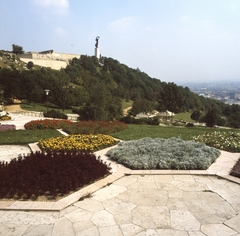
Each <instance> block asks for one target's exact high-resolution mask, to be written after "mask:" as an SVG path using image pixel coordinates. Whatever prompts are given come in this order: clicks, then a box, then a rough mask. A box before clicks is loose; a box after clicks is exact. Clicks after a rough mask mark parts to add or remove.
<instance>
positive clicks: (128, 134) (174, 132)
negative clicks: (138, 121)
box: [112, 124, 236, 140]
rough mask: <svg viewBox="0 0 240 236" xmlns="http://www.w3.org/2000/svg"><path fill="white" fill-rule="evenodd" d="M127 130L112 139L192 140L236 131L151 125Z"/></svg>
mask: <svg viewBox="0 0 240 236" xmlns="http://www.w3.org/2000/svg"><path fill="white" fill-rule="evenodd" d="M128 127H129V129H128V130H124V131H121V132H118V133H114V134H112V136H113V137H115V138H118V139H121V140H134V139H140V138H144V137H151V138H171V137H179V138H182V139H183V140H192V137H193V136H195V135H199V134H202V133H205V132H214V131H220V132H226V131H231V130H232V131H236V129H227V130H226V129H220V128H205V127H191V128H187V127H164V126H151V125H131V124H130V125H128Z"/></svg>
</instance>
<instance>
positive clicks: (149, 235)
mask: <svg viewBox="0 0 240 236" xmlns="http://www.w3.org/2000/svg"><path fill="white" fill-rule="evenodd" d="M136 236H158V233H157V232H156V230H155V229H147V230H145V231H142V232H140V233H138V234H136Z"/></svg>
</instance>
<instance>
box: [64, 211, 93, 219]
mask: <svg viewBox="0 0 240 236" xmlns="http://www.w3.org/2000/svg"><path fill="white" fill-rule="evenodd" d="M92 215H93V213H91V212H89V211H86V210H83V209H80V208H78V209H76V210H74V211H72V212H70V213H68V214H66V215H64V217H66V218H67V219H68V220H70V221H71V222H78V221H81V220H82V219H84V220H90V218H91V217H92Z"/></svg>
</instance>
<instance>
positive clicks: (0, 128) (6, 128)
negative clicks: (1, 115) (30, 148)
mask: <svg viewBox="0 0 240 236" xmlns="http://www.w3.org/2000/svg"><path fill="white" fill-rule="evenodd" d="M9 130H16V126H15V125H2V124H0V132H4V131H9Z"/></svg>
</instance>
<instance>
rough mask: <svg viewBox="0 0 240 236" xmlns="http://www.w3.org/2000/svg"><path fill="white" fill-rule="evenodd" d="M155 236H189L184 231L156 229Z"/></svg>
mask: <svg viewBox="0 0 240 236" xmlns="http://www.w3.org/2000/svg"><path fill="white" fill-rule="evenodd" d="M156 232H157V235H161V236H189V234H188V233H187V232H186V231H180V230H173V229H157V230H156Z"/></svg>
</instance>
